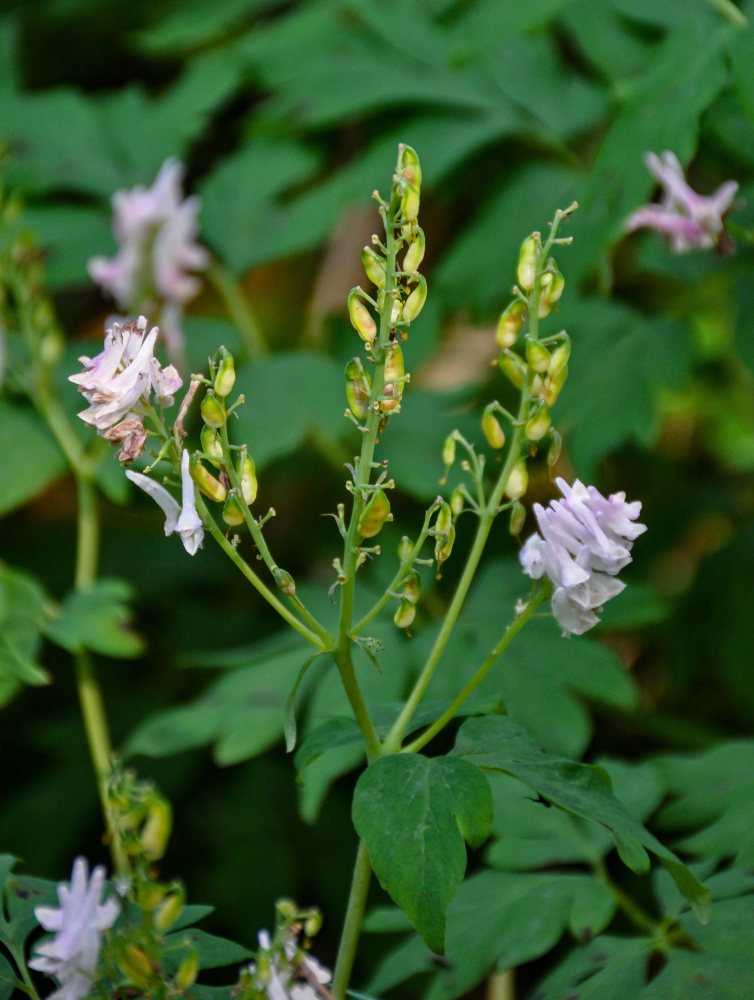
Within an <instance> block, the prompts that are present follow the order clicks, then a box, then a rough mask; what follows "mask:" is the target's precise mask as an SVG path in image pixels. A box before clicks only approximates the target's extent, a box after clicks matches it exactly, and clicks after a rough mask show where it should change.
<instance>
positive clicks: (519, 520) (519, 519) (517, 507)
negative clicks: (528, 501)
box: [508, 500, 526, 537]
mask: <svg viewBox="0 0 754 1000" xmlns="http://www.w3.org/2000/svg"><path fill="white" fill-rule="evenodd" d="M525 523H526V507H524V505H523V504H522V503H521V501H520V500H516V502H515V503H514V504H513V506H512V507H511V517H510V521H509V522H508V531H510V533H511V534H512V535H513V536H514V537H515V536H518V535H520V534H521V532H522V531H523V530H524V524H525Z"/></svg>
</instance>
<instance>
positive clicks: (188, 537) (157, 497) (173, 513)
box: [126, 448, 204, 556]
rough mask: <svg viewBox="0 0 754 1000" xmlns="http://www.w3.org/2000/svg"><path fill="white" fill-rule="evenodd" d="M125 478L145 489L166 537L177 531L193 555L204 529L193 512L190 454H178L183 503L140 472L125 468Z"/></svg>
mask: <svg viewBox="0 0 754 1000" xmlns="http://www.w3.org/2000/svg"><path fill="white" fill-rule="evenodd" d="M126 477H127V478H128V479H130V480H131V482H132V483H134V484H135V485H136V486H138V487H139V489H140V490H144V492H145V493H148V494H149V496H150V497H151V498H152V499H153V500H154V501H155V503H157V504H158V505H159V506H160V507H161V508H162V512H163V513H164V515H165V534H166V535H170V534H172V532H174V531H177V532H178V534H179V535H180V536H181V541H182V542H183V547H184V549H185V550H186V551H187V552H188V554H189V555H190V556H193V555H195V554H196V550H197V549H198V548H199V547H200V545H201V544H202V540H203V538H204V528H203V527H202V521H201V518H200V517H199V514H198V513H197V510H196V497H195V494H194V481H193V479H192V478H191V473H190V472H189V453H188V452H187V451H186V449H185V448H184V449H183V454H182V455H181V499H182V504H179V503H178V501H177V500H176V499H175V497H173V496H172V495H171V494H170V493H168V491H167V490H166V489H165V487H164V486H161V485H160V484H159V483H156V482H155V481H154V479H150V478H149V476H145V475H143V473H141V472H133V471H132V470H131V469H126Z"/></svg>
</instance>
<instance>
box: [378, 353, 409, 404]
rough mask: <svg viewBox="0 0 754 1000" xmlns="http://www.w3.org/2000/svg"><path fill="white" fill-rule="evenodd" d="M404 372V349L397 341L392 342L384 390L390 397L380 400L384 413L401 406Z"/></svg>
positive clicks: (386, 362) (386, 364)
mask: <svg viewBox="0 0 754 1000" xmlns="http://www.w3.org/2000/svg"><path fill="white" fill-rule="evenodd" d="M404 374H405V367H404V362H403V351H402V350H401V346H400V344H399V343H398V342H397V341H396V342H394V343H393V344H391V346H390V353H389V354H388V356H387V360H386V361H385V388H384V390H383V392H384V394H385V396H388V397H389V398H388V399H381V400H380V409H381V410H382V412H383V413H389V412H390V411H391V410H395V409H396V408H397V407H398V406H399V404H400V401H401V398H402V397H403V376H404Z"/></svg>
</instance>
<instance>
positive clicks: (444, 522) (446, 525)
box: [435, 500, 453, 540]
mask: <svg viewBox="0 0 754 1000" xmlns="http://www.w3.org/2000/svg"><path fill="white" fill-rule="evenodd" d="M452 527H453V511H452V510H451V509H450V504H449V503H448V502H447V500H443V501H442V502H441V503H440V506H439V507H438V508H437V516H436V517H435V536H436V537H437V538H439V539H441V540H442V538H443V537H444V536H445V535H447V534H448V532H449V531H450V529H451V528H452Z"/></svg>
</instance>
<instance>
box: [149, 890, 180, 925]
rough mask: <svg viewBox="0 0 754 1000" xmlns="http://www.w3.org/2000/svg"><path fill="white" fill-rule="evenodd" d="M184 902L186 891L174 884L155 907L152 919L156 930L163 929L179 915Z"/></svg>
mask: <svg viewBox="0 0 754 1000" xmlns="http://www.w3.org/2000/svg"><path fill="white" fill-rule="evenodd" d="M185 902H186V893H185V891H184V890H183V889H182V888H181V887H180V886H176V887H175V888H174V889H173V890H172V891H171V892H168V893H167V894H166V895H165V896H164V897H163V899H162V902H161V903H160V904H159V905H158V906H157V907H156V908H155V911H154V914H153V916H152V919H153V920H154V925H155V927H156V928H157V930H158V931H164V930H166V929H167V928H168V927H170V925H171V924H173V923H175V921H176V920H177V919H178V917H180V915H181V913H182V912H183V907H184V904H185Z"/></svg>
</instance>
